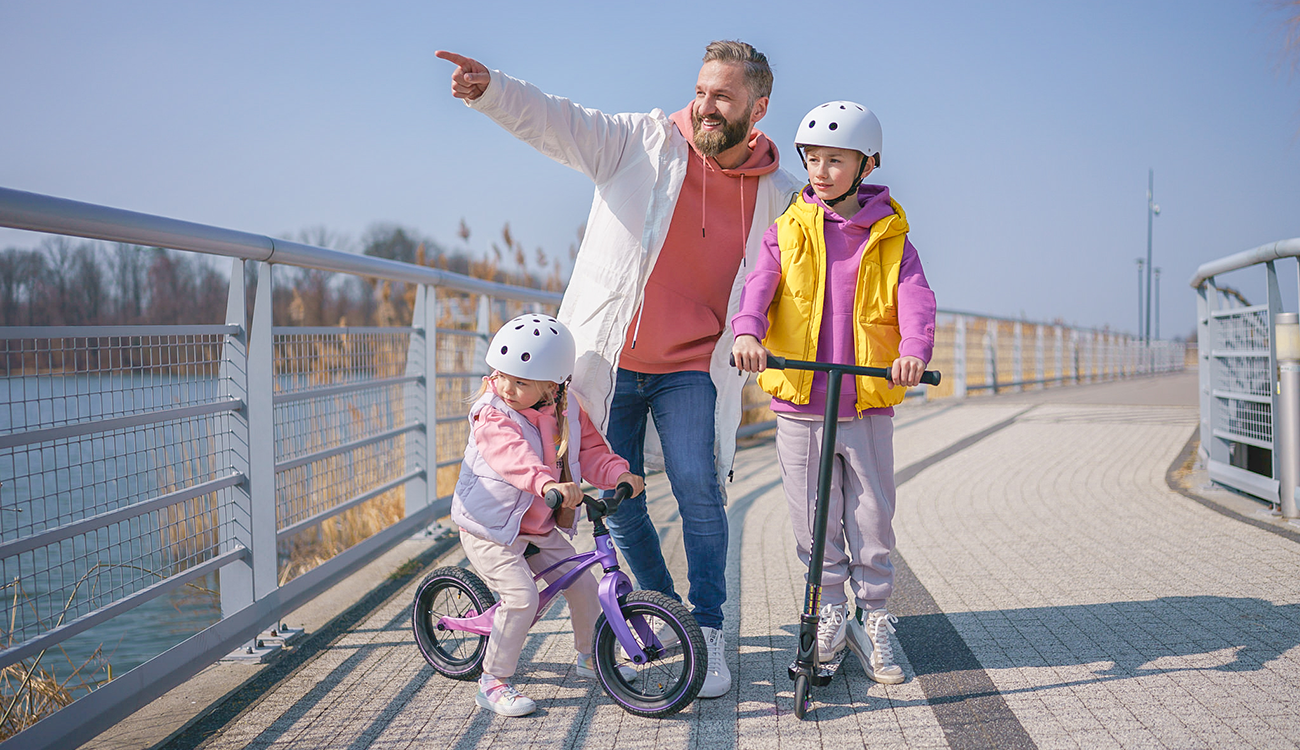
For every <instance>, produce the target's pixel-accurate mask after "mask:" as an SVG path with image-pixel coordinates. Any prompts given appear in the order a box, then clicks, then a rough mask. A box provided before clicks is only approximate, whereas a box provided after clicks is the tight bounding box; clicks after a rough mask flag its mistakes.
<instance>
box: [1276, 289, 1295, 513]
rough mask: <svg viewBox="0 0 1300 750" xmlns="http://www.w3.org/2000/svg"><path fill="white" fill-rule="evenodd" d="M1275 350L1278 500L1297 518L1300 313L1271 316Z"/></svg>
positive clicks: (1284, 511) (1285, 509) (1285, 511)
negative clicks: (1276, 373)
mask: <svg viewBox="0 0 1300 750" xmlns="http://www.w3.org/2000/svg"><path fill="white" fill-rule="evenodd" d="M1274 330H1275V331H1276V335H1275V349H1276V351H1277V369H1278V384H1277V387H1278V399H1277V408H1278V412H1279V413H1278V414H1277V418H1276V419H1275V420H1274V429H1276V430H1277V432H1276V438H1277V445H1276V447H1277V451H1278V454H1277V459H1278V460H1277V467H1278V472H1277V473H1278V488H1277V491H1278V500H1279V501H1280V503H1279V504H1280V505H1281V509H1282V516H1283V517H1284V518H1297V517H1300V513H1297V510H1296V499H1295V490H1296V484H1297V483H1298V482H1300V315H1298V314H1297V313H1278V314H1277V317H1276V318H1275V319H1274Z"/></svg>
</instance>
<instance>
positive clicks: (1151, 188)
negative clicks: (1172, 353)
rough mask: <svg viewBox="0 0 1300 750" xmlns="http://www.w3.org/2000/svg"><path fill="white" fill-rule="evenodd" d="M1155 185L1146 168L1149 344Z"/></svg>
mask: <svg viewBox="0 0 1300 750" xmlns="http://www.w3.org/2000/svg"><path fill="white" fill-rule="evenodd" d="M1155 187H1156V171H1155V170H1154V169H1148V170H1147V325H1146V343H1147V345H1148V346H1150V345H1151V224H1152V220H1153V219H1154V218H1155V217H1157V216H1159V215H1160V206H1158V205H1156V203H1155V201H1154V200H1152V198H1153V197H1154V192H1155Z"/></svg>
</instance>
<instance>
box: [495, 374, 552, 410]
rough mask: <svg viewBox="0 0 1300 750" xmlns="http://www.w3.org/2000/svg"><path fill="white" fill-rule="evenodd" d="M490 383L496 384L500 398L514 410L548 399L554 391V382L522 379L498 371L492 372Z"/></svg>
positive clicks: (530, 406)
mask: <svg viewBox="0 0 1300 750" xmlns="http://www.w3.org/2000/svg"><path fill="white" fill-rule="evenodd" d="M492 384H493V385H494V386H496V389H497V395H498V396H500V397H501V400H502V401H505V402H506V405H507V406H509V407H510V408H511V409H514V410H515V411H519V410H521V409H529V408H532V407H534V406H536V405H537V404H538V402H540V401H543V400H548V401H549V400H550V398H551V396H553V395H554V393H555V383H549V382H546V381H543V380H524V379H523V378H516V377H512V376H510V375H506V374H505V373H503V372H500V371H497V372H494V373H492Z"/></svg>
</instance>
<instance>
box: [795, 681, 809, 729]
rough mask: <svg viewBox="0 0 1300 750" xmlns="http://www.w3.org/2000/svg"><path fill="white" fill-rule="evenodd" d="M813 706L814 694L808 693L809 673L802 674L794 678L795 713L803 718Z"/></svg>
mask: <svg viewBox="0 0 1300 750" xmlns="http://www.w3.org/2000/svg"><path fill="white" fill-rule="evenodd" d="M811 706H812V696H810V695H808V675H806V674H801V675H799V676H798V677H796V678H794V715H795V716H796V717H797V718H800V719H802V718H803V717H804V716H805V715H806V714H807V713H808V709H809V708H810V707H811Z"/></svg>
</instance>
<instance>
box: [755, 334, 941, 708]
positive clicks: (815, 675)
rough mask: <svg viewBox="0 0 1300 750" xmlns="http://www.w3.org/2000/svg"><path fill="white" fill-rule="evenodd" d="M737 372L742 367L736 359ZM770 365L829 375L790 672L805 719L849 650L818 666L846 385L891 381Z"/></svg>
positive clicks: (772, 361)
mask: <svg viewBox="0 0 1300 750" xmlns="http://www.w3.org/2000/svg"><path fill="white" fill-rule="evenodd" d="M731 364H732V366H733V367H734V366H735V364H736V362H735V358H734V357H733V358H732V362H731ZM767 366H768V367H770V368H774V369H777V370H787V369H788V370H812V371H815V372H824V373H827V380H826V414H825V416H824V417H823V421H822V455H821V465H820V466H819V467H818V470H817V508H816V511H815V512H814V514H813V529H812V544H811V549H810V550H809V554H808V584H807V588H806V589H805V592H804V601H803V614H802V615H801V616H800V617H799V643H798V651H797V652H796V655H795V660H794V661H793V662H792V663H791V664H790V666H789V668H788V670H787V671H788V672H789V674H790V679H792V680H794V715H795V716H797V717H799V718H800V719H802V718H803V717H804V715H805V714H807V713H808V709H809V708H810V707H811V706H812V695H811V687H812V686H813V685H816V686H817V687H822V686H825V685H829V684H830V682H831V679H832V678H833V677H834V676H835V674H836V673H837V672H838V671H839V669H840V665H841V664H842V663H843V662H844V656H845V655H846V654H848V652H849V650H848V649H847V648H846V649H844V650H843V651H840V653H839V654H838V655H837V656H836V657H835V658H834V659H832V660H831V661H829V662H827V663H825V664H820V665H819V664H818V662H817V624H818V622H819V621H820V617H819V613H820V612H821V600H822V559H823V556H824V554H825V552H826V525H827V515H828V512H827V506H826V498H827V497H828V496H829V495H830V493H831V469H832V462H833V461H834V460H835V431H836V428H837V427H838V424H839V405H840V382H841V380H843V376H845V375H865V376H867V377H872V378H884V379H886V380H888V379H889V376H890V371H889V368H887V367H860V366H857V365H832V364H826V363H823V362H805V361H803V360H798V359H786V358H785V357H778V356H775V355H773V354H768V355H767ZM940 377H941V376H940V374H939V372H938V371H935V370H930V371H927V372H925V373H924V374H923V375H922V376H921V382H922V383H924V384H926V385H938V384H939V380H940Z"/></svg>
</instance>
